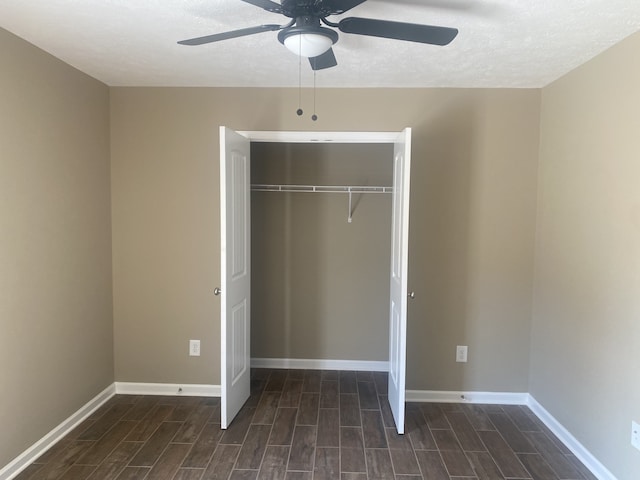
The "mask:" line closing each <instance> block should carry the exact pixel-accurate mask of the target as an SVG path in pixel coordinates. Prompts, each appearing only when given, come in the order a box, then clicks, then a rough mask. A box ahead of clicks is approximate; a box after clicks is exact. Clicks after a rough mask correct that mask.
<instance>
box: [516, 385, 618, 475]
mask: <svg viewBox="0 0 640 480" xmlns="http://www.w3.org/2000/svg"><path fill="white" fill-rule="evenodd" d="M528 397H529V399H528V402H527V405H528V407H529V408H530V409H531V411H532V412H533V413H535V414H536V416H537V417H538V418H539V419H540V420H542V422H543V423H544V424H545V425H546V426H547V427H549V430H551V431H552V432H553V434H554V435H555V436H556V437H558V438H559V439H560V441H561V442H562V443H564V444H565V445H566V447H567V448H568V449H569V450H571V452H572V453H573V454H574V455H575V456H576V457H577V458H578V459H579V460H580V461H581V462H582V463H583V464H584V466H585V467H587V468H588V469H589V470H590V471H591V473H593V474H594V475H595V476H596V477H597V478H598V479H599V480H616V477H615V476H614V475H613V474H612V473H611V472H610V471H609V470H608V469H607V467H605V466H604V465H603V464H602V463H600V461H599V460H598V459H597V458H596V457H594V456H593V455H592V454H591V452H589V450H587V449H586V448H585V447H584V445H582V444H581V443H580V442H579V441H578V440H577V439H576V437H574V436H573V435H571V433H570V432H569V430H567V429H566V428H564V427H563V426H562V424H561V423H560V422H558V420H556V419H555V418H554V417H553V415H551V414H550V413H549V412H548V411H547V410H546V409H545V408H544V407H543V406H542V405H540V404H539V403H538V402H537V400H536V399H535V398H534V397H533V396H532V395H529V396H528Z"/></svg>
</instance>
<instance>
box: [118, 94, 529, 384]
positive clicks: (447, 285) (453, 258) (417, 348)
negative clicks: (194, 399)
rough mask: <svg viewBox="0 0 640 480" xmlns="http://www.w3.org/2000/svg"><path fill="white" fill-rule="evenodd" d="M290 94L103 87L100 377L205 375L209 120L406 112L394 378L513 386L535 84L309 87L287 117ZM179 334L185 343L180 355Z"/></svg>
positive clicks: (396, 125)
mask: <svg viewBox="0 0 640 480" xmlns="http://www.w3.org/2000/svg"><path fill="white" fill-rule="evenodd" d="M303 93H304V98H303V108H305V107H306V104H305V102H307V103H309V102H310V101H311V96H310V92H309V91H306V90H305V91H304V92H303ZM297 100H298V95H297V91H296V90H294V89H205V88H202V89H196V88H184V89H183V88H175V89H165V88H113V89H112V90H111V129H112V137H111V149H112V198H113V204H112V207H113V252H114V253H113V274H114V323H115V369H116V379H117V380H119V381H141V382H178V383H179V382H184V383H210V384H217V383H219V353H220V352H219V342H220V339H219V321H220V319H219V313H218V311H219V303H218V299H217V298H216V297H214V296H213V295H212V290H213V288H214V287H216V286H217V285H218V284H219V278H220V273H219V272H220V263H219V253H218V252H219V246H220V243H219V228H218V223H219V200H218V180H219V178H218V148H219V147H218V133H217V129H218V126H219V125H227V126H229V127H232V128H235V129H238V130H357V131H367V130H374V131H376V130H383V131H388V130H391V131H399V130H401V129H402V128H404V127H405V126H411V127H413V133H414V136H413V140H414V141H413V163H412V182H411V183H412V194H411V202H412V204H411V213H410V216H411V232H410V254H409V263H410V270H409V283H410V288H411V289H412V290H414V291H415V292H416V295H417V298H416V299H415V300H414V301H413V302H411V304H410V311H409V320H408V322H409V325H408V328H409V334H408V342H409V345H408V362H409V366H408V381H407V385H408V388H410V389H435V390H459V389H470V390H489V391H522V392H525V391H527V389H528V372H529V333H530V317H531V291H532V279H533V271H532V265H533V260H532V259H533V246H534V227H535V201H536V172H537V154H538V125H539V101H540V95H539V91H535V90H438V89H429V90H426V89H425V90H411V89H403V90H378V89H369V90H347V89H344V90H341V89H335V90H319V91H318V98H317V105H318V112H317V113H318V116H319V119H318V121H317V122H312V121H311V120H310V119H309V118H308V115H305V116H304V117H302V118H300V117H298V116H296V114H295V110H296V108H297ZM300 228H301V229H302V228H305V225H300ZM190 338H199V339H201V340H202V356H201V357H189V356H188V355H187V352H188V349H187V344H188V340H189V339H190ZM457 344H467V345H469V363H467V364H466V365H463V364H456V363H455V361H454V359H455V346H456V345H457Z"/></svg>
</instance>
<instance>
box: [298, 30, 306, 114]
mask: <svg viewBox="0 0 640 480" xmlns="http://www.w3.org/2000/svg"><path fill="white" fill-rule="evenodd" d="M301 104H302V41H301V40H298V110H296V113H297V114H298V116H301V115H302V114H303V113H304V112H303V111H302V108H301Z"/></svg>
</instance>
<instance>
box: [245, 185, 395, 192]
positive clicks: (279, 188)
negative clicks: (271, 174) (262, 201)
mask: <svg viewBox="0 0 640 480" xmlns="http://www.w3.org/2000/svg"><path fill="white" fill-rule="evenodd" d="M251 190H252V191H254V192H307V193H392V192H393V187H383V186H368V185H266V184H253V185H251Z"/></svg>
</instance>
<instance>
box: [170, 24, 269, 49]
mask: <svg viewBox="0 0 640 480" xmlns="http://www.w3.org/2000/svg"><path fill="white" fill-rule="evenodd" d="M281 28H282V27H281V26H280V25H260V26H258V27H249V28H241V29H240V30H233V31H231V32H223V33H214V34H213V35H205V36H204V37H196V38H190V39H188V40H180V41H179V42H178V43H179V44H180V45H203V44H205V43H212V42H219V41H220V40H228V39H230V38H237V37H244V36H246V35H253V34H254V33H261V32H272V31H274V30H280V29H281Z"/></svg>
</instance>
